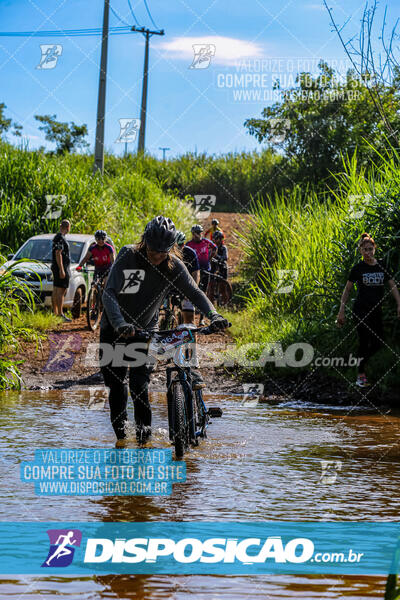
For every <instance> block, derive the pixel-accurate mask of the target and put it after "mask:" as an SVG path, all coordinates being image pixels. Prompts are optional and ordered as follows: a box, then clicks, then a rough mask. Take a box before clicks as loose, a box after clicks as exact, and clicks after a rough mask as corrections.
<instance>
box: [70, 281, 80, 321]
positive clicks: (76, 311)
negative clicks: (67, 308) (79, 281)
mask: <svg viewBox="0 0 400 600" xmlns="http://www.w3.org/2000/svg"><path fill="white" fill-rule="evenodd" d="M81 311H82V289H81V288H78V289H77V290H76V292H75V295H74V302H73V304H72V308H71V314H72V317H73V318H74V319H79V317H80V316H81Z"/></svg>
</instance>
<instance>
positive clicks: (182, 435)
mask: <svg viewBox="0 0 400 600" xmlns="http://www.w3.org/2000/svg"><path fill="white" fill-rule="evenodd" d="M171 408H172V411H171V412H172V415H171V416H172V427H173V433H174V446H175V454H176V456H177V457H178V458H181V457H182V456H183V455H184V453H185V450H186V448H187V447H188V446H189V419H188V415H187V410H186V402H185V393H184V391H183V387H182V384H181V382H180V381H175V382H174V383H173V384H172V407H171Z"/></svg>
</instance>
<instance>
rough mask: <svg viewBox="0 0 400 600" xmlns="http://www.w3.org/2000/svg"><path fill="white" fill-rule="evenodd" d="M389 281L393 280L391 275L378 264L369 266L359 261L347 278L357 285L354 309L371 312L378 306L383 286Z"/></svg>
mask: <svg viewBox="0 0 400 600" xmlns="http://www.w3.org/2000/svg"><path fill="white" fill-rule="evenodd" d="M389 279H393V277H392V275H391V273H389V272H388V270H387V269H385V267H384V266H383V265H382V264H381V263H379V262H377V263H376V264H375V265H369V264H367V263H366V262H364V261H363V260H361V261H360V262H359V263H358V264H357V265H355V266H354V267H353V268H352V269H351V271H350V273H349V277H348V280H349V281H352V282H353V283H355V284H356V285H357V297H356V299H355V301H354V309H355V310H363V309H365V310H371V309H372V308H375V307H378V306H380V304H381V303H382V300H383V296H384V286H385V283H386V282H387V281H389Z"/></svg>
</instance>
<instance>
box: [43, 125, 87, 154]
mask: <svg viewBox="0 0 400 600" xmlns="http://www.w3.org/2000/svg"><path fill="white" fill-rule="evenodd" d="M56 118H57V115H52V116H51V115H35V119H36V120H37V121H39V122H40V123H42V126H41V127H39V129H40V130H41V131H44V132H45V134H46V136H45V137H46V140H48V141H49V142H54V143H55V144H56V153H57V154H64V153H65V152H72V151H73V150H75V149H76V148H87V147H88V146H89V144H88V143H87V142H86V141H85V140H84V137H85V136H86V135H87V134H88V129H87V126H86V125H85V124H84V125H76V124H75V123H73V122H72V121H71V123H70V124H68V123H60V122H59V121H56Z"/></svg>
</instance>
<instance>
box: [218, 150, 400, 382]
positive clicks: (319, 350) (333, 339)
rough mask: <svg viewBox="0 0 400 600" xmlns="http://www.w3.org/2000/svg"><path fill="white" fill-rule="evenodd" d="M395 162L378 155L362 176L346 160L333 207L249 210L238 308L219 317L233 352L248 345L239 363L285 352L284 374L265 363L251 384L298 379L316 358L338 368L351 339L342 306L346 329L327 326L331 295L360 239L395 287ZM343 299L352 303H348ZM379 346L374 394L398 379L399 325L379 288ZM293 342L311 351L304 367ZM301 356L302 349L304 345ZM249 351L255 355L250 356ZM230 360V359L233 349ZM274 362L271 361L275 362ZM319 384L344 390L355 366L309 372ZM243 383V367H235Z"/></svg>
mask: <svg viewBox="0 0 400 600" xmlns="http://www.w3.org/2000/svg"><path fill="white" fill-rule="evenodd" d="M399 165H400V157H399V155H398V154H397V151H393V153H392V155H391V156H386V157H381V162H380V167H379V170H378V169H377V170H376V171H375V172H370V173H369V175H368V177H367V176H366V174H365V172H363V171H362V170H360V169H359V168H357V163H356V159H355V158H353V159H352V160H349V161H347V162H346V163H345V165H344V173H343V174H342V175H340V176H338V181H339V184H340V186H339V187H340V190H341V191H340V193H337V195H336V199H335V201H334V202H330V203H324V204H321V203H320V202H319V201H318V198H316V197H314V196H313V195H310V198H309V201H308V202H307V204H306V205H304V203H303V202H302V201H301V199H300V198H299V197H298V196H297V195H296V192H293V193H292V194H291V195H289V196H288V197H279V198H276V199H275V201H274V202H269V203H267V202H263V201H259V202H257V203H254V204H253V210H252V212H253V213H254V218H253V222H252V224H251V225H250V226H249V228H248V230H247V231H245V232H243V233H242V234H241V238H242V244H243V247H244V252H245V260H244V265H243V270H242V276H243V279H244V281H245V282H247V284H248V289H247V292H246V294H245V296H246V298H245V308H244V310H243V311H240V312H238V313H229V314H228V315H227V316H228V318H229V320H231V321H232V323H233V328H232V334H233V336H234V339H235V342H236V343H237V344H238V346H239V347H240V346H243V345H244V344H256V345H257V346H253V347H252V348H251V349H250V347H249V350H248V356H249V357H250V358H253V359H255V358H257V357H259V356H260V355H261V353H262V351H263V350H265V347H266V346H267V345H268V344H271V343H274V342H275V343H279V344H280V345H281V347H282V349H283V352H284V353H285V357H286V352H288V349H289V348H290V347H291V346H292V348H291V349H290V350H289V354H288V356H289V358H291V359H292V360H289V361H286V364H287V366H286V367H283V366H280V367H279V368H278V367H277V364H276V361H275V360H274V358H275V355H274V353H273V352H272V351H271V356H272V358H271V359H269V358H267V361H266V362H265V365H264V366H263V367H261V366H259V367H258V368H255V369H254V370H253V369H252V376H253V377H259V378H261V379H262V378H263V377H264V378H268V377H274V378H279V377H287V376H288V375H293V376H298V375H299V374H304V376H306V375H307V374H308V373H310V372H311V371H312V370H313V368H314V367H313V366H312V364H311V363H312V362H313V361H315V359H316V358H325V359H328V358H330V359H339V358H343V361H344V362H346V363H347V361H348V358H349V355H350V353H351V354H352V355H353V356H355V354H356V346H357V335H356V330H355V327H354V323H353V320H352V316H351V304H352V302H349V303H348V307H347V322H346V324H345V326H344V327H343V328H342V329H338V328H337V327H336V324H335V319H336V315H337V312H338V309H339V304H340V297H341V294H342V291H343V288H344V285H345V283H346V281H347V276H348V273H349V271H350V269H351V267H352V266H353V265H354V264H355V263H356V262H357V261H358V260H359V255H358V254H357V250H356V248H357V241H358V239H359V237H360V235H361V234H362V233H363V232H364V231H367V232H369V233H370V234H371V235H372V237H373V238H374V239H375V241H376V242H377V244H378V249H377V253H376V257H377V258H378V260H380V261H381V262H382V263H383V265H384V266H385V267H386V268H388V269H389V270H390V271H391V272H392V273H393V276H394V278H395V280H396V281H399V276H400V244H399V241H400V205H399V201H398V198H399V197H400V167H399ZM354 297H355V294H354V293H353V295H352V298H353V299H354ZM383 314H384V325H385V345H384V348H383V349H382V350H380V352H379V353H378V354H377V355H376V356H375V357H373V358H372V359H371V361H370V363H369V366H368V373H367V374H369V375H370V379H371V381H372V382H376V383H378V385H379V388H380V389H381V390H383V391H386V390H387V391H389V390H394V389H395V388H396V386H397V385H398V380H399V377H400V358H399V357H400V341H399V339H400V338H399V333H400V321H399V320H398V319H397V315H396V303H395V301H394V299H393V297H392V296H391V294H390V292H389V289H388V287H386V288H385V299H384V304H383ZM293 344H300V345H307V344H309V345H310V346H311V347H312V353H311V354H312V355H313V357H312V360H310V361H309V364H304V365H303V366H302V360H301V359H302V356H303V354H304V351H303V350H302V349H301V348H300V347H298V349H297V351H296V353H295V355H294V360H293V352H294V348H293ZM304 347H305V349H306V350H307V346H304ZM257 348H258V349H257ZM239 352H240V351H239ZM278 359H279V356H278ZM305 362H306V361H305ZM317 372H318V373H319V374H320V375H321V376H322V377H328V378H333V379H336V380H339V381H341V382H342V383H346V382H349V383H350V382H354V381H355V376H356V368H355V367H354V366H353V367H345V366H336V367H333V366H331V365H326V366H323V365H321V366H319V367H318V369H317ZM240 374H241V376H242V377H243V379H246V378H247V380H248V377H249V369H246V368H244V369H240Z"/></svg>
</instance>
